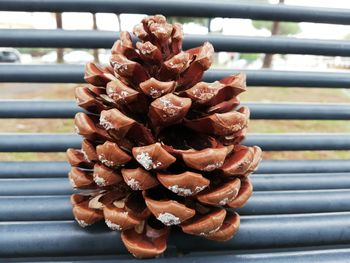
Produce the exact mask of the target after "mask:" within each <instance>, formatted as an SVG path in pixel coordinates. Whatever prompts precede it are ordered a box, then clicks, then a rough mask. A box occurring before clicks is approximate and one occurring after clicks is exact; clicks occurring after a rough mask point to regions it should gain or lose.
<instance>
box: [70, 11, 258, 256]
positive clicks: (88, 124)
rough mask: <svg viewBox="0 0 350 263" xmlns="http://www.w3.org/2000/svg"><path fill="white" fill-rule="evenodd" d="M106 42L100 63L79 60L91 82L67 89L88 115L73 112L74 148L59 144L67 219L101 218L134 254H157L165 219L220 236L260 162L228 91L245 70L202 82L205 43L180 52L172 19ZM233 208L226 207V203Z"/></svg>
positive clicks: (154, 20) (229, 232) (238, 86)
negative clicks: (106, 57) (246, 142)
mask: <svg viewBox="0 0 350 263" xmlns="http://www.w3.org/2000/svg"><path fill="white" fill-rule="evenodd" d="M134 34H135V35H136V37H138V39H139V42H136V47H134V45H133V42H132V39H131V36H130V34H129V33H128V32H121V34H120V40H117V41H116V42H115V44H114V45H113V47H112V55H111V58H110V66H107V67H104V68H103V67H99V66H97V65H95V64H93V63H89V64H87V66H86V71H85V80H86V81H87V82H88V83H89V84H91V85H87V86H82V87H78V88H77V89H76V91H75V96H76V101H77V103H78V105H79V106H80V107H82V108H84V109H85V110H86V111H87V112H88V113H83V112H81V113H78V114H77V115H76V116H75V125H76V130H77V132H78V133H79V134H80V135H81V136H83V137H84V140H83V143H82V148H81V149H79V150H78V149H68V150H67V155H68V160H69V162H70V164H71V165H72V170H71V171H70V173H69V179H70V181H71V183H72V185H73V187H76V188H79V189H85V190H84V191H82V192H80V193H79V194H73V195H72V197H71V202H72V205H73V213H74V216H75V219H76V221H77V222H78V223H79V224H80V225H81V226H82V227H85V226H89V225H91V224H94V223H95V222H97V221H100V220H104V221H105V222H106V224H107V226H108V227H109V228H111V229H112V230H120V231H121V238H122V241H123V242H124V244H125V246H126V248H127V249H128V250H129V251H130V253H132V254H133V255H134V256H135V257H138V258H149V257H154V256H157V255H159V254H161V253H163V252H164V251H165V249H166V242H167V238H168V235H169V231H170V228H171V226H177V227H179V228H180V229H182V231H183V232H185V233H187V234H191V235H197V236H202V237H204V238H207V239H211V240H216V241H225V240H228V239H230V238H231V237H232V236H233V235H234V234H235V232H236V231H237V229H238V227H239V223H240V218H239V215H238V214H237V213H235V212H234V211H233V210H234V208H237V207H242V206H243V205H244V204H245V203H246V202H247V200H248V198H249V197H250V196H251V194H252V190H253V187H252V184H251V182H250V180H249V179H248V175H249V174H251V173H252V172H253V171H254V170H255V169H256V168H257V166H258V164H259V162H260V160H261V150H260V148H259V147H257V146H254V147H247V146H243V145H240V144H239V143H240V142H241V141H242V140H243V139H244V137H245V134H246V129H247V124H248V119H249V109H248V108H247V107H239V100H238V98H237V95H239V94H240V93H241V92H243V91H245V90H246V81H245V75H244V74H242V73H240V74H237V75H231V76H228V77H226V78H223V79H221V80H219V81H215V82H213V83H207V82H202V81H201V79H202V76H203V72H204V71H205V70H207V69H208V68H209V67H210V65H211V63H212V57H213V53H214V49H213V47H212V45H211V44H210V43H208V42H206V43H204V44H203V45H202V46H200V47H197V48H193V49H189V50H186V51H182V40H183V32H182V28H181V25H179V24H173V25H171V24H168V23H167V22H166V20H165V17H163V16H161V15H156V16H150V17H146V18H144V19H143V20H142V22H141V23H140V24H138V25H136V26H135V28H134ZM230 208H233V209H230Z"/></svg>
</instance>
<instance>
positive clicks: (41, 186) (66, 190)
mask: <svg viewBox="0 0 350 263" xmlns="http://www.w3.org/2000/svg"><path fill="white" fill-rule="evenodd" d="M72 193H73V189H72V186H71V184H70V183H69V180H68V178H67V176H66V177H62V178H32V179H18V178H16V179H0V196H23V195H28V196H29V195H31V196H38V195H69V194H72Z"/></svg>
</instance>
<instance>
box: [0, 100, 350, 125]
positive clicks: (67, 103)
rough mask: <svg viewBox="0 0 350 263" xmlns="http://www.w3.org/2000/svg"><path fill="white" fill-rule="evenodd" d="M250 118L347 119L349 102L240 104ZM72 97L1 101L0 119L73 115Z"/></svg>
mask: <svg viewBox="0 0 350 263" xmlns="http://www.w3.org/2000/svg"><path fill="white" fill-rule="evenodd" d="M242 105H244V106H248V107H249V108H250V110H251V117H250V118H251V119H272V120H279V119H284V120H285V119H301V120H350V104H327V103H320V104H316V103H309V104H306V103H243V104H242ZM80 111H83V110H82V109H81V108H79V107H78V106H77V105H76V102H75V101H72V100H38V101H33V100H0V118H73V117H74V115H75V114H76V113H77V112H80Z"/></svg>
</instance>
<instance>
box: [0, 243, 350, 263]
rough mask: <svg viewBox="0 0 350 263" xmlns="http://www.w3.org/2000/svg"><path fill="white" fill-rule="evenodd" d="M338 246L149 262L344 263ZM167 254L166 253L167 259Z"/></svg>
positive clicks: (81, 260) (126, 262) (108, 261)
mask: <svg viewBox="0 0 350 263" xmlns="http://www.w3.org/2000/svg"><path fill="white" fill-rule="evenodd" d="M338 247H339V246H332V248H329V247H327V248H323V247H317V248H313V249H312V250H310V249H308V248H302V249H300V248H299V249H296V248H289V249H288V251H281V250H279V249H274V250H267V249H265V250H260V251H256V250H249V251H244V252H241V251H239V250H235V251H234V252H223V251H221V252H218V253H215V252H209V253H205V252H196V253H189V254H187V255H181V256H180V257H176V256H175V257H174V256H172V257H169V256H165V257H164V256H163V257H159V258H156V259H148V260H147V263H179V262H181V263H182V262H201V263H212V262H221V263H232V262H235V263H280V262H283V263H295V262H298V263H310V262H319V263H328V262H333V263H337V262H339V263H340V262H344V260H346V259H347V258H349V257H350V248H342V247H340V248H338ZM166 254H167V251H166V252H165V255H166ZM0 260H2V261H3V262H21V263H23V262H34V261H35V262H41V263H52V262H56V263H67V262H72V263H99V262H102V263H115V262H116V261H117V262H118V263H132V262H135V259H131V258H130V257H128V256H124V255H116V256H111V255H101V256H84V255H81V256H78V257H69V256H64V257H45V258H43V257H40V258H38V257H35V258H19V259H18V258H0Z"/></svg>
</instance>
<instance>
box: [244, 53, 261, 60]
mask: <svg viewBox="0 0 350 263" xmlns="http://www.w3.org/2000/svg"><path fill="white" fill-rule="evenodd" d="M239 58H240V59H244V60H247V61H248V62H252V61H255V60H257V59H259V58H260V54H257V53H240V54H239Z"/></svg>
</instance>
